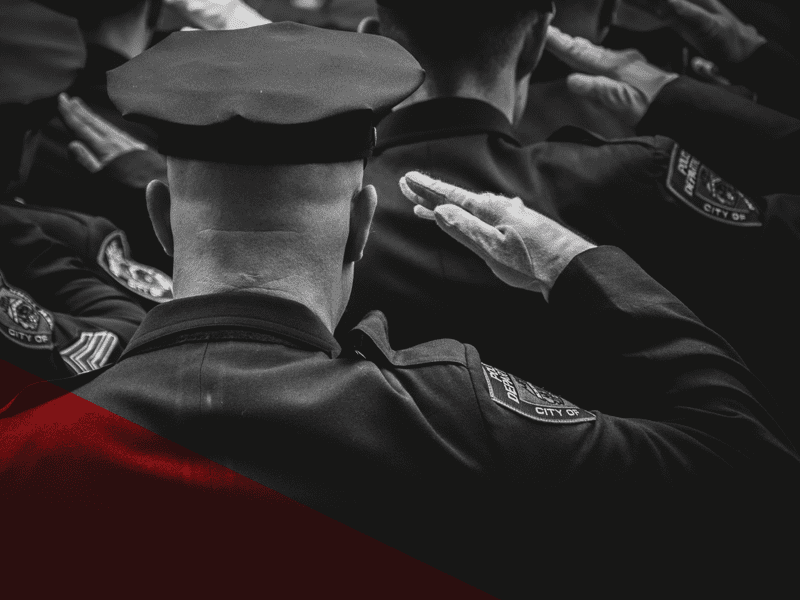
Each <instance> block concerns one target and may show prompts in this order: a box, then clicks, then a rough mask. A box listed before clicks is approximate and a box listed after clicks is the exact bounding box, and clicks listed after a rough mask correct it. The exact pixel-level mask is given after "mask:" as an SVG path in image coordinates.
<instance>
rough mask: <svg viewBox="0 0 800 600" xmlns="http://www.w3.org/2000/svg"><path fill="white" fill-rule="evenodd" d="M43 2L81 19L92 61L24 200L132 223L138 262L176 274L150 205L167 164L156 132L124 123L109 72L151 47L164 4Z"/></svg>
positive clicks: (55, 122)
mask: <svg viewBox="0 0 800 600" xmlns="http://www.w3.org/2000/svg"><path fill="white" fill-rule="evenodd" d="M40 4H43V5H45V6H47V7H49V8H51V9H53V10H56V11H59V12H61V13H63V14H65V15H69V16H72V17H74V18H76V19H77V20H78V22H79V24H80V27H81V33H82V35H83V37H84V39H85V40H86V42H87V44H86V48H87V59H86V65H85V67H84V68H83V69H82V70H81V72H80V73H79V74H78V77H77V78H76V79H75V81H74V82H73V84H72V85H71V86H70V87H69V89H68V90H66V91H67V93H68V95H69V98H65V99H63V100H62V101H61V104H60V106H59V112H60V114H59V115H57V116H54V117H53V118H52V119H51V120H50V122H49V123H48V124H47V125H46V126H44V127H43V129H42V136H41V141H40V144H39V148H38V150H37V153H36V156H35V159H34V164H33V167H32V170H31V174H30V177H29V179H28V182H27V184H26V185H25V187H24V188H23V189H21V190H20V191H19V194H18V195H19V196H21V197H22V198H24V199H25V200H26V201H27V202H29V203H32V204H42V205H46V206H56V207H59V208H66V209H70V210H75V211H79V212H82V213H86V214H89V215H98V216H102V217H105V218H106V219H108V220H110V221H111V222H113V223H115V224H116V225H118V226H123V225H124V228H125V231H126V233H127V235H128V238H129V240H130V245H131V250H132V258H133V259H135V260H137V261H139V262H141V263H144V264H147V265H151V266H153V267H155V268H157V269H159V270H160V271H162V272H165V273H167V274H169V272H170V270H171V264H170V261H169V258H168V257H167V256H165V255H164V253H163V251H162V250H161V247H160V246H159V244H158V241H157V240H156V238H155V235H154V234H153V232H152V228H151V227H150V226H149V218H148V215H147V208H146V205H145V199H144V189H145V186H146V185H147V183H148V182H149V181H151V180H152V179H156V178H159V177H162V178H163V177H164V161H163V158H162V157H160V156H159V155H157V154H156V153H155V152H154V151H153V149H152V148H153V147H154V145H155V141H156V140H155V136H154V133H153V132H152V130H150V129H149V128H148V127H146V126H144V125H141V124H137V123H132V122H129V121H127V120H125V119H123V118H122V116H121V115H120V114H119V112H118V111H117V110H116V109H115V108H114V106H113V104H111V101H110V100H109V98H108V93H107V91H106V71H108V70H109V69H113V68H114V67H117V66H119V65H121V64H123V63H124V62H125V61H126V60H128V59H129V58H131V57H132V56H135V55H136V54H138V53H140V52H141V51H142V50H144V49H145V48H146V47H147V45H148V44H149V43H150V40H151V37H152V34H153V32H154V30H155V26H156V21H157V18H158V12H159V10H160V6H161V1H160V0H116V1H114V2H96V1H93V0H83V1H81V2H63V1H60V0H43V1H42V2H40ZM73 97H74V98H73ZM80 109H84V110H83V112H81V110H80ZM86 109H88V112H90V113H91V114H92V115H96V116H97V117H99V120H97V119H95V121H96V122H100V123H102V124H101V125H99V126H93V125H94V124H93V123H91V121H92V119H91V117H85V114H84V113H85V112H87V110H86ZM87 122H89V123H88V125H87ZM120 140H122V141H123V142H127V143H128V144H129V145H130V143H131V142H133V147H131V148H128V151H126V152H118V151H116V147H117V146H118V145H119V141H120Z"/></svg>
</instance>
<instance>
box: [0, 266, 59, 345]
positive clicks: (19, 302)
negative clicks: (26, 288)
mask: <svg viewBox="0 0 800 600" xmlns="http://www.w3.org/2000/svg"><path fill="white" fill-rule="evenodd" d="M54 326H55V322H54V321H53V315H51V314H50V313H49V312H47V311H46V310H45V309H43V308H42V307H40V306H39V305H38V304H36V302H34V301H33V298H31V297H30V296H28V294H26V293H25V292H23V291H20V290H18V289H16V288H13V287H11V286H10V285H8V283H6V281H5V278H4V277H3V274H2V273H0V331H2V332H3V335H4V336H6V337H7V338H8V339H10V340H11V341H12V342H14V343H15V344H19V345H20V346H23V347H24V348H30V349H34V350H52V348H53V327H54Z"/></svg>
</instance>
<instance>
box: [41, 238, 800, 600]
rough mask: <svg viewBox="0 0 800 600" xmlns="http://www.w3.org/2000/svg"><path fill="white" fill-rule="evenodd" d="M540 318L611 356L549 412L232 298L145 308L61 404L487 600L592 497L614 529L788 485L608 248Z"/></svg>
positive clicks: (661, 294)
mask: <svg viewBox="0 0 800 600" xmlns="http://www.w3.org/2000/svg"><path fill="white" fill-rule="evenodd" d="M528 297H529V298H530V299H531V300H534V299H535V298H536V296H535V295H534V294H531V293H529V294H528ZM549 318H550V319H551V320H552V321H554V322H555V323H556V324H557V325H559V326H561V327H564V328H565V329H569V330H571V331H575V332H576V337H575V338H574V343H576V344H580V345H582V346H584V347H590V348H593V349H597V351H602V352H604V353H605V354H607V355H609V356H613V360H612V361H610V362H609V367H608V368H609V369H610V370H612V371H613V372H612V373H610V375H611V379H612V380H613V381H614V382H615V383H614V384H613V385H611V386H609V387H604V385H605V384H601V383H597V385H596V386H595V389H594V391H593V393H591V394H587V395H585V396H581V397H574V398H569V399H566V400H565V399H562V398H560V397H558V396H555V395H554V394H551V393H549V392H547V391H545V390H544V389H542V388H541V387H538V385H536V384H537V382H536V380H535V379H534V380H532V381H531V382H526V381H523V380H521V379H518V378H515V377H512V376H511V375H509V374H508V373H506V372H504V371H502V370H499V369H496V368H494V367H492V366H489V365H486V364H485V363H483V362H482V361H483V360H485V359H484V358H483V357H482V356H481V355H479V354H478V352H477V351H476V349H475V348H474V347H472V346H469V345H464V344H462V343H459V342H456V341H453V340H438V341H434V342H429V343H426V344H423V345H420V346H417V347H414V348H410V349H406V350H399V351H398V350H393V349H392V347H391V346H390V345H389V341H388V338H389V333H388V331H387V322H386V320H385V318H384V317H383V315H382V314H380V313H371V314H370V315H368V316H367V317H366V318H365V319H364V320H363V321H361V323H360V324H359V325H358V326H357V327H356V328H355V329H354V330H352V331H351V332H349V333H348V334H347V336H346V339H344V340H343V343H342V345H340V344H339V343H338V342H337V340H336V339H335V338H334V337H333V336H332V335H331V334H330V332H329V331H328V330H327V329H326V328H325V327H324V325H323V324H322V323H321V322H320V321H319V319H318V318H317V317H315V316H314V315H313V314H312V313H311V312H310V311H309V310H308V309H306V308H305V307H303V306H302V305H300V304H297V303H294V302H291V301H288V300H284V299H279V298H275V297H271V296H265V295H261V294H254V293H252V292H237V293H226V294H217V295H210V296H198V297H192V298H186V299H178V300H174V301H172V302H169V303H167V304H163V305H160V306H157V307H156V308H154V309H153V310H152V311H150V312H149V313H148V314H147V316H146V317H145V320H144V322H143V323H142V325H141V327H140V328H139V330H138V331H137V332H136V335H135V336H134V339H133V340H132V341H131V343H130V345H129V346H128V347H127V349H126V351H125V352H124V354H123V356H122V358H121V359H120V360H119V361H118V362H117V364H115V365H113V366H112V367H110V368H108V369H106V370H104V371H102V372H99V373H97V374H89V375H88V376H84V378H83V379H81V382H84V381H86V378H87V377H90V378H91V381H90V382H88V383H83V385H81V386H80V387H78V388H77V389H75V390H74V393H75V394H76V395H78V396H80V397H81V398H85V399H87V400H89V401H90V402H92V403H94V404H97V405H99V406H101V407H103V408H106V409H108V410H110V411H111V412H113V413H116V414H117V415H119V416H122V417H124V418H126V419H129V420H131V421H133V422H134V423H137V424H139V425H141V426H144V427H146V428H147V429H149V430H151V431H154V432H156V433H158V434H160V435H163V436H166V437H168V438H169V439H171V440H173V441H175V442H178V443H179V444H181V445H183V446H185V447H187V448H189V449H191V450H193V451H195V452H198V453H200V454H202V455H204V456H207V457H209V458H211V459H212V460H214V461H216V462H219V463H221V464H223V465H225V466H226V467H229V468H232V469H234V470H236V471H238V472H240V473H242V474H244V475H245V476H247V477H250V478H252V479H254V480H256V481H258V482H260V483H262V484H264V485H266V486H268V487H270V488H272V489H274V490H277V491H278V492H281V493H283V494H285V495H288V496H289V497H291V498H293V499H295V500H298V501H300V502H302V503H304V504H306V505H308V506H310V507H312V508H315V509H317V510H320V511H322V512H324V513H325V514H327V515H329V516H332V517H334V518H337V519H339V520H341V521H343V522H345V523H347V524H349V525H351V526H354V527H356V528H357V529H359V530H361V531H364V532H366V533H368V534H370V535H372V536H374V537H377V538H378V539H380V540H382V541H384V542H387V543H389V544H390V545H392V546H394V547H397V548H399V549H401V550H403V551H406V552H409V553H411V554H412V555H413V556H416V557H418V558H421V559H422V560H425V561H426V562H429V563H431V564H433V565H434V566H437V567H440V568H443V569H445V570H447V571H448V572H451V573H453V574H455V575H457V576H458V577H460V578H462V579H465V580H466V581H468V582H472V583H475V584H476V585H479V586H481V587H485V588H487V589H489V590H490V591H498V590H500V591H502V589H503V585H505V584H507V583H509V584H510V582H511V581H512V580H516V581H517V583H519V580H518V578H517V576H516V575H515V574H514V571H513V570H510V571H509V572H508V573H505V575H503V576H502V577H500V579H499V580H498V579H497V577H498V573H502V572H503V571H504V570H505V569H508V568H509V567H510V566H511V565H512V564H513V565H516V564H517V563H516V561H517V560H522V561H523V563H524V560H523V557H522V556H521V555H520V554H519V553H518V552H517V551H516V550H515V551H514V552H511V551H510V549H511V548H518V547H519V546H520V545H521V542H520V540H523V539H525V536H526V535H529V533H530V532H529V530H528V528H529V527H531V526H535V527H536V528H537V530H538V531H539V535H540V538H539V539H538V540H537V542H541V544H542V545H544V542H543V541H542V538H541V536H542V535H544V532H546V531H548V527H550V526H553V527H554V530H555V531H560V532H563V531H566V529H565V528H569V527H570V526H571V525H575V524H578V525H581V526H582V525H583V524H586V523H587V521H588V520H594V519H595V517H592V516H591V515H593V514H601V511H602V510H603V508H602V505H603V503H602V500H601V498H602V497H603V496H604V495H611V494H615V493H616V492H622V497H623V498H624V502H623V505H622V506H618V508H621V509H622V513H623V514H626V513H629V511H634V512H636V505H637V503H638V502H644V504H643V505H642V507H646V510H647V511H651V510H653V506H654V505H653V504H652V501H653V500H654V499H657V498H659V497H663V494H667V493H668V491H669V490H675V489H683V486H684V485H686V484H688V485H689V486H690V487H691V489H692V490H694V492H693V493H695V494H696V493H698V489H699V488H700V487H701V482H702V483H703V485H704V484H706V483H707V484H709V486H708V487H709V488H712V489H713V488H715V486H718V485H722V484H723V483H724V482H728V483H730V482H732V481H736V482H738V483H739V484H746V485H747V486H754V487H752V488H751V489H754V490H758V493H759V494H768V492H767V491H766V489H767V488H764V487H762V484H761V483H757V482H755V481H754V479H753V478H759V481H761V478H763V479H764V481H766V482H768V481H770V479H771V478H772V477H774V476H778V477H779V478H784V479H785V480H791V481H794V480H795V478H796V477H797V476H798V460H797V457H796V456H795V453H794V451H793V450H792V449H791V447H790V445H789V444H788V442H786V441H785V438H784V435H783V433H782V432H781V430H780V429H779V427H778V426H777V425H776V424H775V422H774V421H773V420H772V419H771V417H770V416H769V415H768V414H767V412H766V411H765V410H764V409H763V408H762V407H761V406H760V405H759V403H758V402H757V400H756V398H757V397H759V396H761V395H762V394H763V393H764V391H763V388H762V387H761V385H760V383H759V382H758V381H757V380H756V379H755V378H754V377H753V376H752V375H751V374H750V373H749V372H748V371H747V369H746V368H745V367H744V365H743V364H742V362H741V360H740V359H739V358H738V357H737V355H736V354H735V352H734V351H733V350H732V349H731V348H730V347H729V346H728V345H727V344H726V343H725V342H724V341H723V340H722V339H721V338H720V337H719V336H718V335H716V334H715V333H714V332H712V331H711V330H710V329H708V328H707V327H705V326H704V325H703V324H702V323H701V322H700V321H699V320H698V319H697V318H696V317H695V316H694V315H693V314H692V313H691V312H690V311H689V310H687V309H686V307H684V306H683V305H682V304H681V303H680V302H679V301H678V300H677V299H676V298H675V297H673V296H672V295H671V294H669V293H668V292H667V291H666V290H665V289H664V288H662V287H661V286H660V285H658V284H657V283H656V282H655V281H653V280H652V279H651V278H649V277H648V276H647V275H646V274H645V273H644V272H643V271H642V270H641V269H640V268H639V267H638V266H637V265H636V264H635V263H633V262H632V261H631V260H630V259H629V258H628V257H627V256H626V255H624V253H622V252H621V251H620V250H618V249H616V248H611V247H601V248H597V249H593V250H589V251H587V252H585V253H583V254H581V255H579V256H578V257H576V258H575V259H574V260H573V261H572V262H571V263H570V265H569V266H568V267H567V269H566V270H565V271H564V272H563V273H562V275H561V276H560V277H559V279H558V281H557V283H556V285H555V287H554V289H553V290H552V294H551V298H550V306H549ZM535 345H536V340H535V339H528V340H522V341H521V343H520V344H519V345H518V348H519V351H520V352H521V353H525V352H526V351H527V350H528V349H530V348H532V347H534V346H535ZM582 366H583V365H582V364H580V363H573V364H572V368H573V370H574V376H575V377H581V376H582V375H583V370H582ZM532 370H536V366H535V365H534V369H532ZM93 375H96V376H93ZM54 401H55V402H57V401H58V400H54ZM570 401H571V402H570ZM120 443H125V442H124V441H121V442H120ZM623 490H624V492H623ZM587 493H591V494H592V500H591V501H588V499H587ZM562 496H563V497H567V498H570V497H571V498H573V500H574V499H579V500H578V501H579V503H580V504H581V505H582V506H583V507H584V508H583V510H585V515H582V514H576V513H574V512H572V510H573V509H574V508H575V507H574V506H572V507H571V508H570V509H568V508H567V507H566V505H560V504H559V500H558V498H562ZM645 496H649V497H650V500H648V501H646V502H645V501H644V497H645ZM615 498H618V496H615ZM634 498H635V499H636V500H635V501H634ZM767 498H768V496H767V497H765V498H764V499H763V500H764V501H767ZM629 503H630V504H629ZM538 509H542V511H543V512H540V517H541V518H536V511H537V510H538ZM595 511H597V512H595ZM631 514H633V513H630V514H628V516H629V517H630V516H631ZM637 523H638V521H637ZM615 526H616V525H615ZM620 526H621V523H620ZM637 526H638V525H637ZM579 529H580V527H579ZM526 532H527V533H526ZM518 536H521V537H518ZM538 547H541V545H539V546H538ZM498 548H506V549H509V552H507V553H506V552H498V551H497V549H498ZM531 552H533V553H534V554H535V553H536V552H538V550H537V549H536V548H535V547H533V546H528V547H527V550H525V556H526V557H528V558H530V554H531ZM525 560H527V559H525ZM527 569H528V570H529V567H528V568H527ZM526 572H528V571H527V570H526ZM493 578H494V579H493ZM524 579H525V578H524V577H523V580H524ZM498 581H500V582H501V583H500V584H498ZM492 582H494V583H492ZM503 582H505V583H503ZM528 583H530V581H529V580H528ZM497 585H500V587H499V588H497V589H495V587H493V586H497ZM501 595H502V594H501Z"/></svg>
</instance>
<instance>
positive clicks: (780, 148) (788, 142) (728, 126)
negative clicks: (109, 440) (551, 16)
mask: <svg viewBox="0 0 800 600" xmlns="http://www.w3.org/2000/svg"><path fill="white" fill-rule="evenodd" d="M547 47H548V49H549V50H550V52H552V53H553V54H554V55H555V56H557V57H558V58H559V59H560V60H562V61H564V62H565V63H567V64H568V65H569V66H570V67H572V68H574V69H575V70H576V71H577V73H574V74H572V75H570V76H569V77H568V78H567V85H568V86H569V88H570V90H571V91H572V92H573V93H575V94H577V95H579V96H583V97H586V98H589V99H591V100H593V101H597V102H600V103H601V104H603V105H605V106H606V107H607V108H609V109H610V110H612V111H614V112H616V113H618V114H619V115H620V116H621V117H622V118H624V119H625V120H626V121H627V122H628V123H630V124H631V125H634V126H636V130H637V132H638V133H639V134H642V135H664V136H667V137H670V138H672V139H674V140H676V141H677V142H678V143H680V144H681V145H683V146H685V147H686V148H687V149H688V150H689V151H690V152H692V153H694V154H696V155H697V156H700V157H702V158H703V160H704V161H706V162H707V163H708V164H710V165H711V166H712V167H713V168H714V169H715V170H716V171H717V172H719V173H720V174H722V175H723V176H724V177H726V178H728V179H731V180H732V181H734V182H736V183H737V184H738V185H740V186H742V187H745V188H747V189H748V190H749V191H750V192H751V193H754V194H760V195H765V194H772V193H793V192H797V191H798V189H800V188H799V187H798V184H797V181H796V179H797V178H796V177H795V176H794V165H796V164H797V162H798V160H799V159H800V120H798V119H795V118H794V117H790V116H787V115H784V114H782V113H780V112H777V111H775V110H772V109H770V108H767V107H765V106H760V105H758V104H756V103H754V102H751V101H750V100H748V99H746V98H742V97H740V96H736V95H733V94H730V93H728V92H726V91H724V90H723V89H721V88H719V87H715V86H712V85H709V84H705V83H701V82H699V81H695V80H694V79H691V78H689V77H685V76H680V77H679V76H678V75H676V74H674V73H667V72H666V71H663V70H662V69H659V68H658V67H655V66H654V65H651V64H649V63H648V62H647V60H646V59H645V57H644V56H643V55H642V54H641V53H640V52H638V51H636V50H623V51H619V50H608V49H606V48H602V47H600V46H596V45H594V44H592V43H591V42H589V41H587V40H584V39H582V38H573V37H571V36H569V35H567V34H565V33H563V32H561V31H559V30H558V29H556V28H554V27H551V28H550V30H549V31H548V36H547Z"/></svg>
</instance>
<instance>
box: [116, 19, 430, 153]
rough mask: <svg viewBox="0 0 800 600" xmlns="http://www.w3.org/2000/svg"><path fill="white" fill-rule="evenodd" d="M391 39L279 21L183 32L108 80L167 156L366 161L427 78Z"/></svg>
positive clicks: (120, 105)
mask: <svg viewBox="0 0 800 600" xmlns="http://www.w3.org/2000/svg"><path fill="white" fill-rule="evenodd" d="M424 76H425V73H424V71H423V70H422V67H420V65H419V63H418V62H417V61H416V60H415V59H414V58H413V57H412V56H411V55H410V54H409V53H408V52H406V51H405V50H404V49H403V48H402V47H401V46H400V45H399V44H397V43H395V42H393V41H392V40H390V39H387V38H384V37H380V36H375V35H365V34H359V33H349V32H343V31H331V30H326V29H318V28H316V27H310V26H308V25H300V24H297V23H290V22H282V23H271V24H268V25H260V26H258V27H250V28H247V29H237V30H230V31H186V32H177V33H173V34H172V35H170V36H169V37H167V38H166V39H165V40H163V41H162V42H160V43H159V44H156V45H155V46H153V47H152V48H151V49H149V50H147V51H146V52H144V53H143V54H140V55H139V56H137V57H136V58H134V59H132V60H130V61H129V62H127V63H126V64H125V65H123V66H121V67H119V68H117V69H115V70H113V71H110V72H109V74H108V91H109V95H110V96H111V99H112V100H113V102H114V103H115V104H116V105H117V107H118V108H119V109H120V111H121V112H122V114H123V115H125V116H126V117H128V118H129V119H132V120H137V121H141V122H144V123H147V124H148V125H150V126H151V127H153V128H154V129H155V130H156V132H157V133H158V135H159V150H160V151H161V152H162V153H163V154H166V155H167V156H175V157H182V158H193V159H197V160H208V161H215V162H228V163H239V164H304V163H330V162H345V161H349V160H357V159H365V158H367V157H368V156H369V155H370V154H371V152H372V148H373V147H374V143H375V138H374V125H375V123H376V122H377V120H378V119H379V118H380V117H382V116H384V115H385V114H387V113H388V112H389V111H390V110H391V108H392V107H393V106H394V105H396V104H398V103H399V102H400V101H402V100H403V99H405V98H406V97H408V96H409V95H411V94H412V93H413V92H414V90H416V89H417V88H418V87H419V86H420V85H421V84H422V81H423V79H424Z"/></svg>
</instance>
